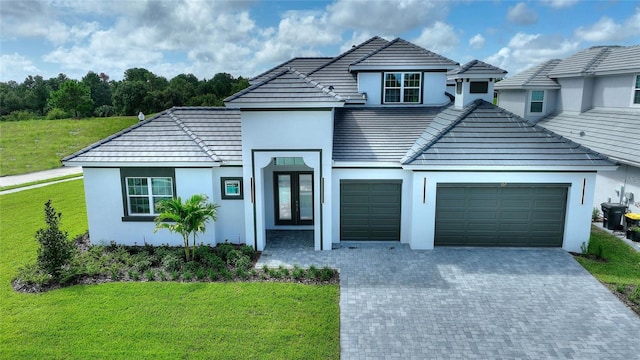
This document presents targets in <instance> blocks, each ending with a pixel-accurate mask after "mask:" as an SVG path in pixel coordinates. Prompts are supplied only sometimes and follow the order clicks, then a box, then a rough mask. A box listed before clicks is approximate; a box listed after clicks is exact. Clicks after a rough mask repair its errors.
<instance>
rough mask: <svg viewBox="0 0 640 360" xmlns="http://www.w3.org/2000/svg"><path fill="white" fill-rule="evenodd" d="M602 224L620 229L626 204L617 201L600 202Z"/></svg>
mask: <svg viewBox="0 0 640 360" xmlns="http://www.w3.org/2000/svg"><path fill="white" fill-rule="evenodd" d="M600 206H601V207H602V226H604V227H606V228H607V229H609V230H622V217H623V216H624V213H625V212H627V206H626V205H622V204H618V203H602V204H600Z"/></svg>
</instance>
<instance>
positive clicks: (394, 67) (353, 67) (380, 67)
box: [349, 64, 458, 71]
mask: <svg viewBox="0 0 640 360" xmlns="http://www.w3.org/2000/svg"><path fill="white" fill-rule="evenodd" d="M457 67H458V66H457V65H444V64H443V65H363V64H358V65H350V66H349V71H376V70H377V71H387V70H427V71H428V70H441V71H449V70H452V69H455V68H457Z"/></svg>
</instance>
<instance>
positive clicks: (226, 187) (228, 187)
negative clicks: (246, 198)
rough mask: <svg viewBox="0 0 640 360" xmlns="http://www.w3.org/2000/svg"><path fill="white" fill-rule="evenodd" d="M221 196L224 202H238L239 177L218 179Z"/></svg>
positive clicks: (240, 183) (240, 189)
mask: <svg viewBox="0 0 640 360" xmlns="http://www.w3.org/2000/svg"><path fill="white" fill-rule="evenodd" d="M220 186H221V189H220V190H221V191H220V193H221V195H222V199H225V200H236V199H237V200H240V199H242V198H243V194H242V178H241V177H223V178H220Z"/></svg>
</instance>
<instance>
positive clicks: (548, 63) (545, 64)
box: [523, 59, 562, 84]
mask: <svg viewBox="0 0 640 360" xmlns="http://www.w3.org/2000/svg"><path fill="white" fill-rule="evenodd" d="M555 61H557V62H558V63H559V62H560V61H562V60H559V59H550V60H547V61H545V62H543V63H542V64H540V65H539V68H538V70H537V71H534V72H533V74H532V75H531V76H529V77H528V78H527V80H525V81H524V83H523V84H528V83H529V81H531V80H533V79H535V78H536V77H537V76H538V75H540V73H541V72H543V71H545V70H546V69H547V67H548V66H549V65H551V63H553V62H555ZM556 65H557V64H556ZM554 67H555V66H554ZM551 70H553V69H549V71H550V72H551ZM547 77H549V76H547Z"/></svg>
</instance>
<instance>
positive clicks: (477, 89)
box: [469, 81, 489, 94]
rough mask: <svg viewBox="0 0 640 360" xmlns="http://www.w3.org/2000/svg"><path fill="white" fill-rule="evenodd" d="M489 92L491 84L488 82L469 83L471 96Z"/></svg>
mask: <svg viewBox="0 0 640 360" xmlns="http://www.w3.org/2000/svg"><path fill="white" fill-rule="evenodd" d="M488 92H489V82H487V81H472V82H470V83H469V93H471V94H486V93H488Z"/></svg>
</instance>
